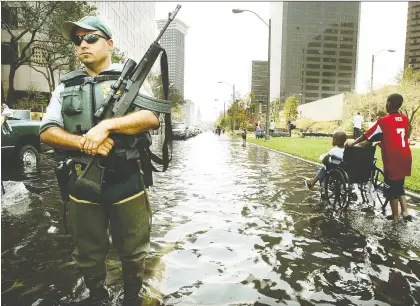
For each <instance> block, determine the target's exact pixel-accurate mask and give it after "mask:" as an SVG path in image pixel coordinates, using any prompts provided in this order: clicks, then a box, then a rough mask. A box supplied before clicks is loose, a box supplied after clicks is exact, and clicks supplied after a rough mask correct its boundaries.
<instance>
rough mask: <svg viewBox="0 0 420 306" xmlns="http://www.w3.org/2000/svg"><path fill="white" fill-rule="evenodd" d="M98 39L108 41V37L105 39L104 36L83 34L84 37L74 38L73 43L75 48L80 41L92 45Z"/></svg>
mask: <svg viewBox="0 0 420 306" xmlns="http://www.w3.org/2000/svg"><path fill="white" fill-rule="evenodd" d="M99 37H101V38H103V39H105V40H109V38H108V37H105V36H102V35H99V34H85V35H79V36H74V38H73V43H74V44H75V45H76V46H80V45H81V43H82V41H85V42H87V43H88V44H94V43H96V42H97V41H98V40H99Z"/></svg>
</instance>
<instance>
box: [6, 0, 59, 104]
mask: <svg viewBox="0 0 420 306" xmlns="http://www.w3.org/2000/svg"><path fill="white" fill-rule="evenodd" d="M58 5H59V2H4V1H3V2H2V3H1V10H2V20H1V27H2V29H5V30H6V31H7V33H8V36H9V37H8V38H7V39H8V43H7V44H5V45H6V46H7V48H8V55H9V56H10V57H11V58H9V59H8V60H9V61H10V72H9V89H8V95H7V99H6V103H7V104H8V105H11V104H12V103H13V102H15V88H14V79H15V75H16V70H17V69H19V67H21V66H22V65H25V64H29V63H30V62H31V61H32V56H33V54H34V52H35V49H34V48H33V47H34V46H35V44H36V43H37V42H38V40H39V35H40V34H41V33H42V32H43V30H44V28H45V25H46V24H47V20H48V18H50V16H51V14H52V13H53V12H54V10H55V9H56V8H57V6H58ZM2 45H3V43H2ZM19 49H20V50H19ZM19 51H20V52H19Z"/></svg>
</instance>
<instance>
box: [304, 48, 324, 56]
mask: <svg viewBox="0 0 420 306" xmlns="http://www.w3.org/2000/svg"><path fill="white" fill-rule="evenodd" d="M320 53H321V50H313V49H309V50H308V51H307V54H317V55H318V54H320Z"/></svg>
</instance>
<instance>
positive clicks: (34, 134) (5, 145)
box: [1, 118, 48, 166]
mask: <svg viewBox="0 0 420 306" xmlns="http://www.w3.org/2000/svg"><path fill="white" fill-rule="evenodd" d="M40 126H41V121H34V120H25V119H22V120H19V119H14V118H12V119H11V120H7V121H6V122H5V123H4V124H3V126H2V127H1V159H2V163H3V162H4V163H10V162H18V163H21V164H24V165H25V164H28V163H30V164H31V165H35V166H37V165H38V162H39V153H40V152H41V151H44V150H46V149H47V148H48V147H47V146H45V145H43V146H41V142H40V138H39V128H40Z"/></svg>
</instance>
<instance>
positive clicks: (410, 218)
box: [403, 215, 413, 222]
mask: <svg viewBox="0 0 420 306" xmlns="http://www.w3.org/2000/svg"><path fill="white" fill-rule="evenodd" d="M403 219H404V221H407V222H411V221H413V217H411V215H407V216H403Z"/></svg>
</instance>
